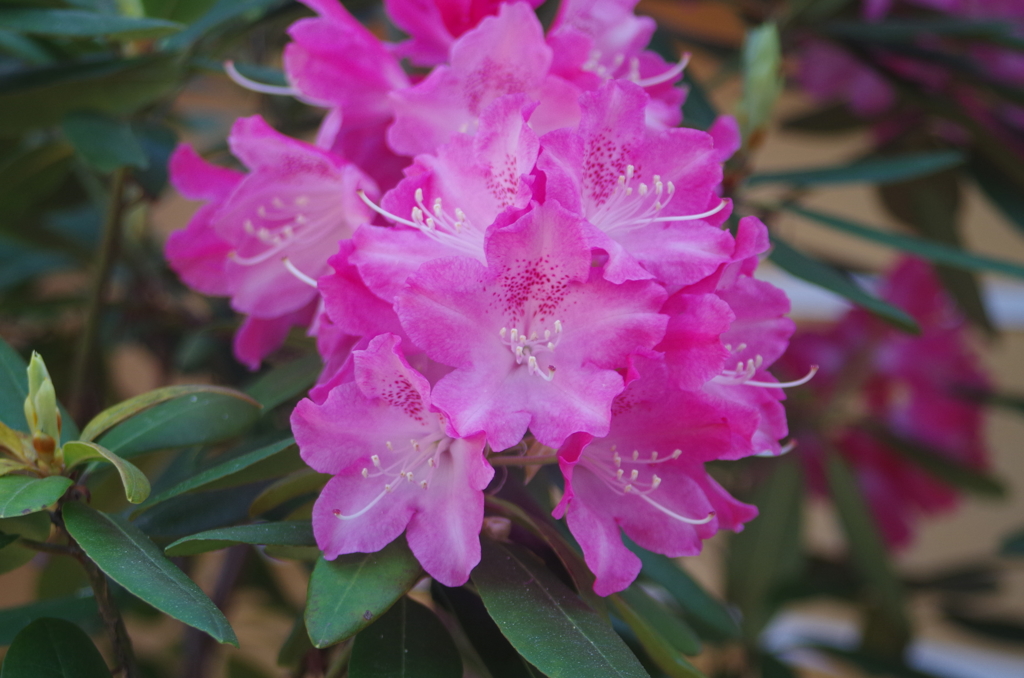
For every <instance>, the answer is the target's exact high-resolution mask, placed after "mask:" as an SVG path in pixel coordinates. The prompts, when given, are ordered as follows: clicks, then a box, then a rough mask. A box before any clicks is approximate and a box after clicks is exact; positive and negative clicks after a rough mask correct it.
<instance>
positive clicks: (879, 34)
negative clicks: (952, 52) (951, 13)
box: [823, 16, 1013, 42]
mask: <svg viewBox="0 0 1024 678" xmlns="http://www.w3.org/2000/svg"><path fill="white" fill-rule="evenodd" d="M823 30H824V32H825V33H827V34H829V35H833V36H835V37H838V38H851V39H854V40H861V41H868V42H917V40H919V39H920V38H924V37H927V36H936V35H943V36H949V37H959V38H992V39H996V40H1000V39H1003V38H1009V37H1011V36H1012V35H1013V28H1012V24H1010V23H1008V22H1005V21H968V20H965V19H964V18H963V17H943V16H935V17H926V18H917V19H905V18H888V19H886V20H885V21H830V22H829V23H827V24H825V25H824V27H823Z"/></svg>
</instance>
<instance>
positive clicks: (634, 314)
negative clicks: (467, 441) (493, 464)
mask: <svg viewBox="0 0 1024 678" xmlns="http://www.w3.org/2000/svg"><path fill="white" fill-rule="evenodd" d="M585 228H586V224H585V222H583V221H582V220H581V219H580V218H579V217H577V216H575V215H573V214H572V213H570V212H568V211H566V210H564V209H563V208H561V207H560V206H558V205H557V203H549V204H544V205H534V206H533V207H532V208H531V209H530V210H528V211H527V212H526V213H525V214H523V216H521V217H520V218H518V219H517V220H515V221H513V222H512V223H510V224H508V225H507V226H504V227H501V228H499V229H497V230H495V231H493V232H492V233H491V235H490V236H489V238H488V241H487V244H486V251H487V265H486V266H485V265H483V264H481V263H480V262H479V261H477V260H476V259H471V258H468V257H450V258H445V259H435V260H433V261H429V262H427V263H425V264H423V265H422V266H421V267H420V269H419V270H418V271H417V272H416V274H415V275H413V276H412V278H410V279H409V286H408V287H407V288H406V289H404V290H403V291H402V292H401V293H399V295H398V299H397V301H396V309H397V310H398V316H399V318H401V320H402V326H403V327H404V328H405V330H406V332H408V334H409V336H410V337H411V338H412V340H413V341H414V342H415V343H416V344H417V345H418V346H420V347H422V348H423V350H424V351H426V353H427V355H429V356H430V357H431V358H433V359H434V360H436V361H438V362H440V363H443V364H445V365H450V366H452V367H454V368H455V371H454V372H452V373H451V374H449V375H447V376H445V377H444V378H443V379H441V381H440V382H438V383H437V385H436V386H435V388H434V402H435V403H436V404H437V406H438V407H439V408H440V409H441V410H442V411H444V412H445V413H447V414H448V415H449V417H451V420H452V424H453V426H454V428H455V430H457V431H459V432H460V433H461V432H468V431H477V430H483V431H484V432H485V433H486V435H487V441H488V443H490V445H491V447H492V449H495V450H502V449H505V448H508V447H512V446H513V445H515V444H517V443H518V442H519V441H520V440H521V439H522V437H523V435H524V434H525V433H526V430H527V428H529V429H530V431H531V432H532V433H533V435H534V436H535V437H536V438H537V440H539V441H540V442H541V443H542V444H545V445H549V446H551V447H558V446H559V445H561V444H562V442H563V441H564V440H565V438H567V437H568V436H569V435H570V434H572V433H575V432H580V431H582V432H587V433H591V434H593V435H604V434H605V433H606V432H607V430H608V422H609V418H610V407H611V401H612V399H613V398H614V397H615V396H616V395H617V394H618V393H619V392H620V391H621V390H622V388H623V381H622V377H621V376H620V375H619V373H618V372H616V371H615V370H616V369H619V368H624V367H625V366H626V361H627V359H628V358H629V356H630V355H632V354H635V353H642V352H645V351H648V350H650V349H651V348H652V347H653V346H654V345H655V344H656V343H657V342H658V341H659V340H660V339H661V336H662V334H663V333H664V329H665V320H666V318H665V317H664V316H661V315H658V314H657V310H658V308H659V307H660V306H661V304H662V302H663V300H664V292H663V291H662V290H661V288H660V287H658V286H657V285H655V284H654V283H651V282H648V281H637V282H626V283H623V284H621V285H613V284H611V283H609V282H607V281H605V280H604V279H603V278H602V277H601V272H600V269H596V268H592V267H591V256H590V248H589V246H588V244H587V242H586V240H585Z"/></svg>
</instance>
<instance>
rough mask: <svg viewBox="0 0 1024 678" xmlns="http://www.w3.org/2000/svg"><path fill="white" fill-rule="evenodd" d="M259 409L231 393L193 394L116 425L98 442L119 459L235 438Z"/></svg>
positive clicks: (257, 406)
mask: <svg viewBox="0 0 1024 678" xmlns="http://www.w3.org/2000/svg"><path fill="white" fill-rule="evenodd" d="M259 413H260V408H259V405H257V404H254V403H253V402H252V401H250V400H242V399H240V398H239V397H238V396H237V395H236V394H234V392H232V394H231V395H227V394H224V393H220V392H202V393H192V394H191V395H189V396H186V397H184V398H178V399H176V400H171V401H169V402H164V403H160V404H159V405H157V406H156V407H151V408H149V409H147V410H145V411H143V412H140V413H138V414H136V415H134V416H133V417H132V418H131V419H128V420H127V421H124V422H122V423H121V424H118V425H117V426H116V427H114V428H112V429H111V430H110V431H108V432H107V433H106V434H104V435H103V437H102V438H100V440H99V442H100V443H101V444H102V445H103V446H104V447H106V448H107V449H109V450H112V451H114V452H116V453H117V454H119V455H120V456H122V457H126V458H128V457H133V456H135V455H138V454H142V453H143V452H151V451H153V450H162V449H168V448H174V447H188V446H189V445H207V444H210V443H215V442H221V441H223V440H227V439H229V438H234V437H235V436H238V435H240V434H242V433H244V432H245V431H246V430H248V429H249V427H251V426H252V425H253V424H254V423H255V422H256V420H257V419H259Z"/></svg>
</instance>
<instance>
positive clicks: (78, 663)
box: [0, 617, 110, 678]
mask: <svg viewBox="0 0 1024 678" xmlns="http://www.w3.org/2000/svg"><path fill="white" fill-rule="evenodd" d="M0 678H110V670H109V669H108V668H107V665H106V663H105V662H104V661H103V656H102V655H101V654H100V651H99V650H97V649H96V646H95V645H93V644H92V640H90V639H89V636H87V635H85V631H83V630H82V629H80V628H78V627H77V626H75V625H74V624H72V623H71V622H69V621H66V620H64V619H54V618H49V617H44V618H42V619H37V620H36V621H34V622H32V623H31V624H29V625H28V626H26V627H25V628H24V629H22V631H21V633H19V634H18V635H17V636H16V637H15V639H14V642H13V643H11V647H10V649H9V650H8V651H7V656H6V657H4V665H3V669H2V670H0Z"/></svg>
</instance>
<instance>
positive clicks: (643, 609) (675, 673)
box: [611, 584, 704, 678]
mask: <svg viewBox="0 0 1024 678" xmlns="http://www.w3.org/2000/svg"><path fill="white" fill-rule="evenodd" d="M611 601H612V607H613V608H614V609H615V611H616V613H617V614H618V615H619V616H620V617H621V618H622V620H623V621H625V622H626V624H627V625H628V626H629V628H631V629H632V630H633V633H635V634H636V637H637V640H638V641H640V645H641V646H642V647H643V648H644V650H645V651H646V652H647V655H648V656H649V657H650V658H651V660H652V661H653V662H654V663H655V664H657V666H658V668H659V669H661V670H662V671H663V672H664V673H665V675H667V676H669V678H704V674H703V673H701V672H700V671H698V670H697V667H695V666H694V665H693V664H691V663H690V662H689V661H688V660H687V659H686V657H684V656H683V654H684V653H685V654H690V655H694V654H698V653H699V652H700V641H699V640H698V639H697V637H696V636H695V635H694V633H693V630H692V629H690V628H689V627H687V626H686V624H685V622H682V621H681V620H680V619H679V618H677V617H675V616H674V615H673V614H672V613H671V612H670V611H669V610H667V609H665V607H664V606H662V605H660V603H658V602H657V601H655V600H653V599H652V598H651V597H650V596H648V595H647V594H646V593H644V591H643V590H642V589H640V588H639V587H638V586H636V585H635V584H634V585H633V586H631V587H629V588H628V589H626V590H625V591H622V592H620V593H617V594H615V595H613V596H611ZM684 648H686V649H684Z"/></svg>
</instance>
